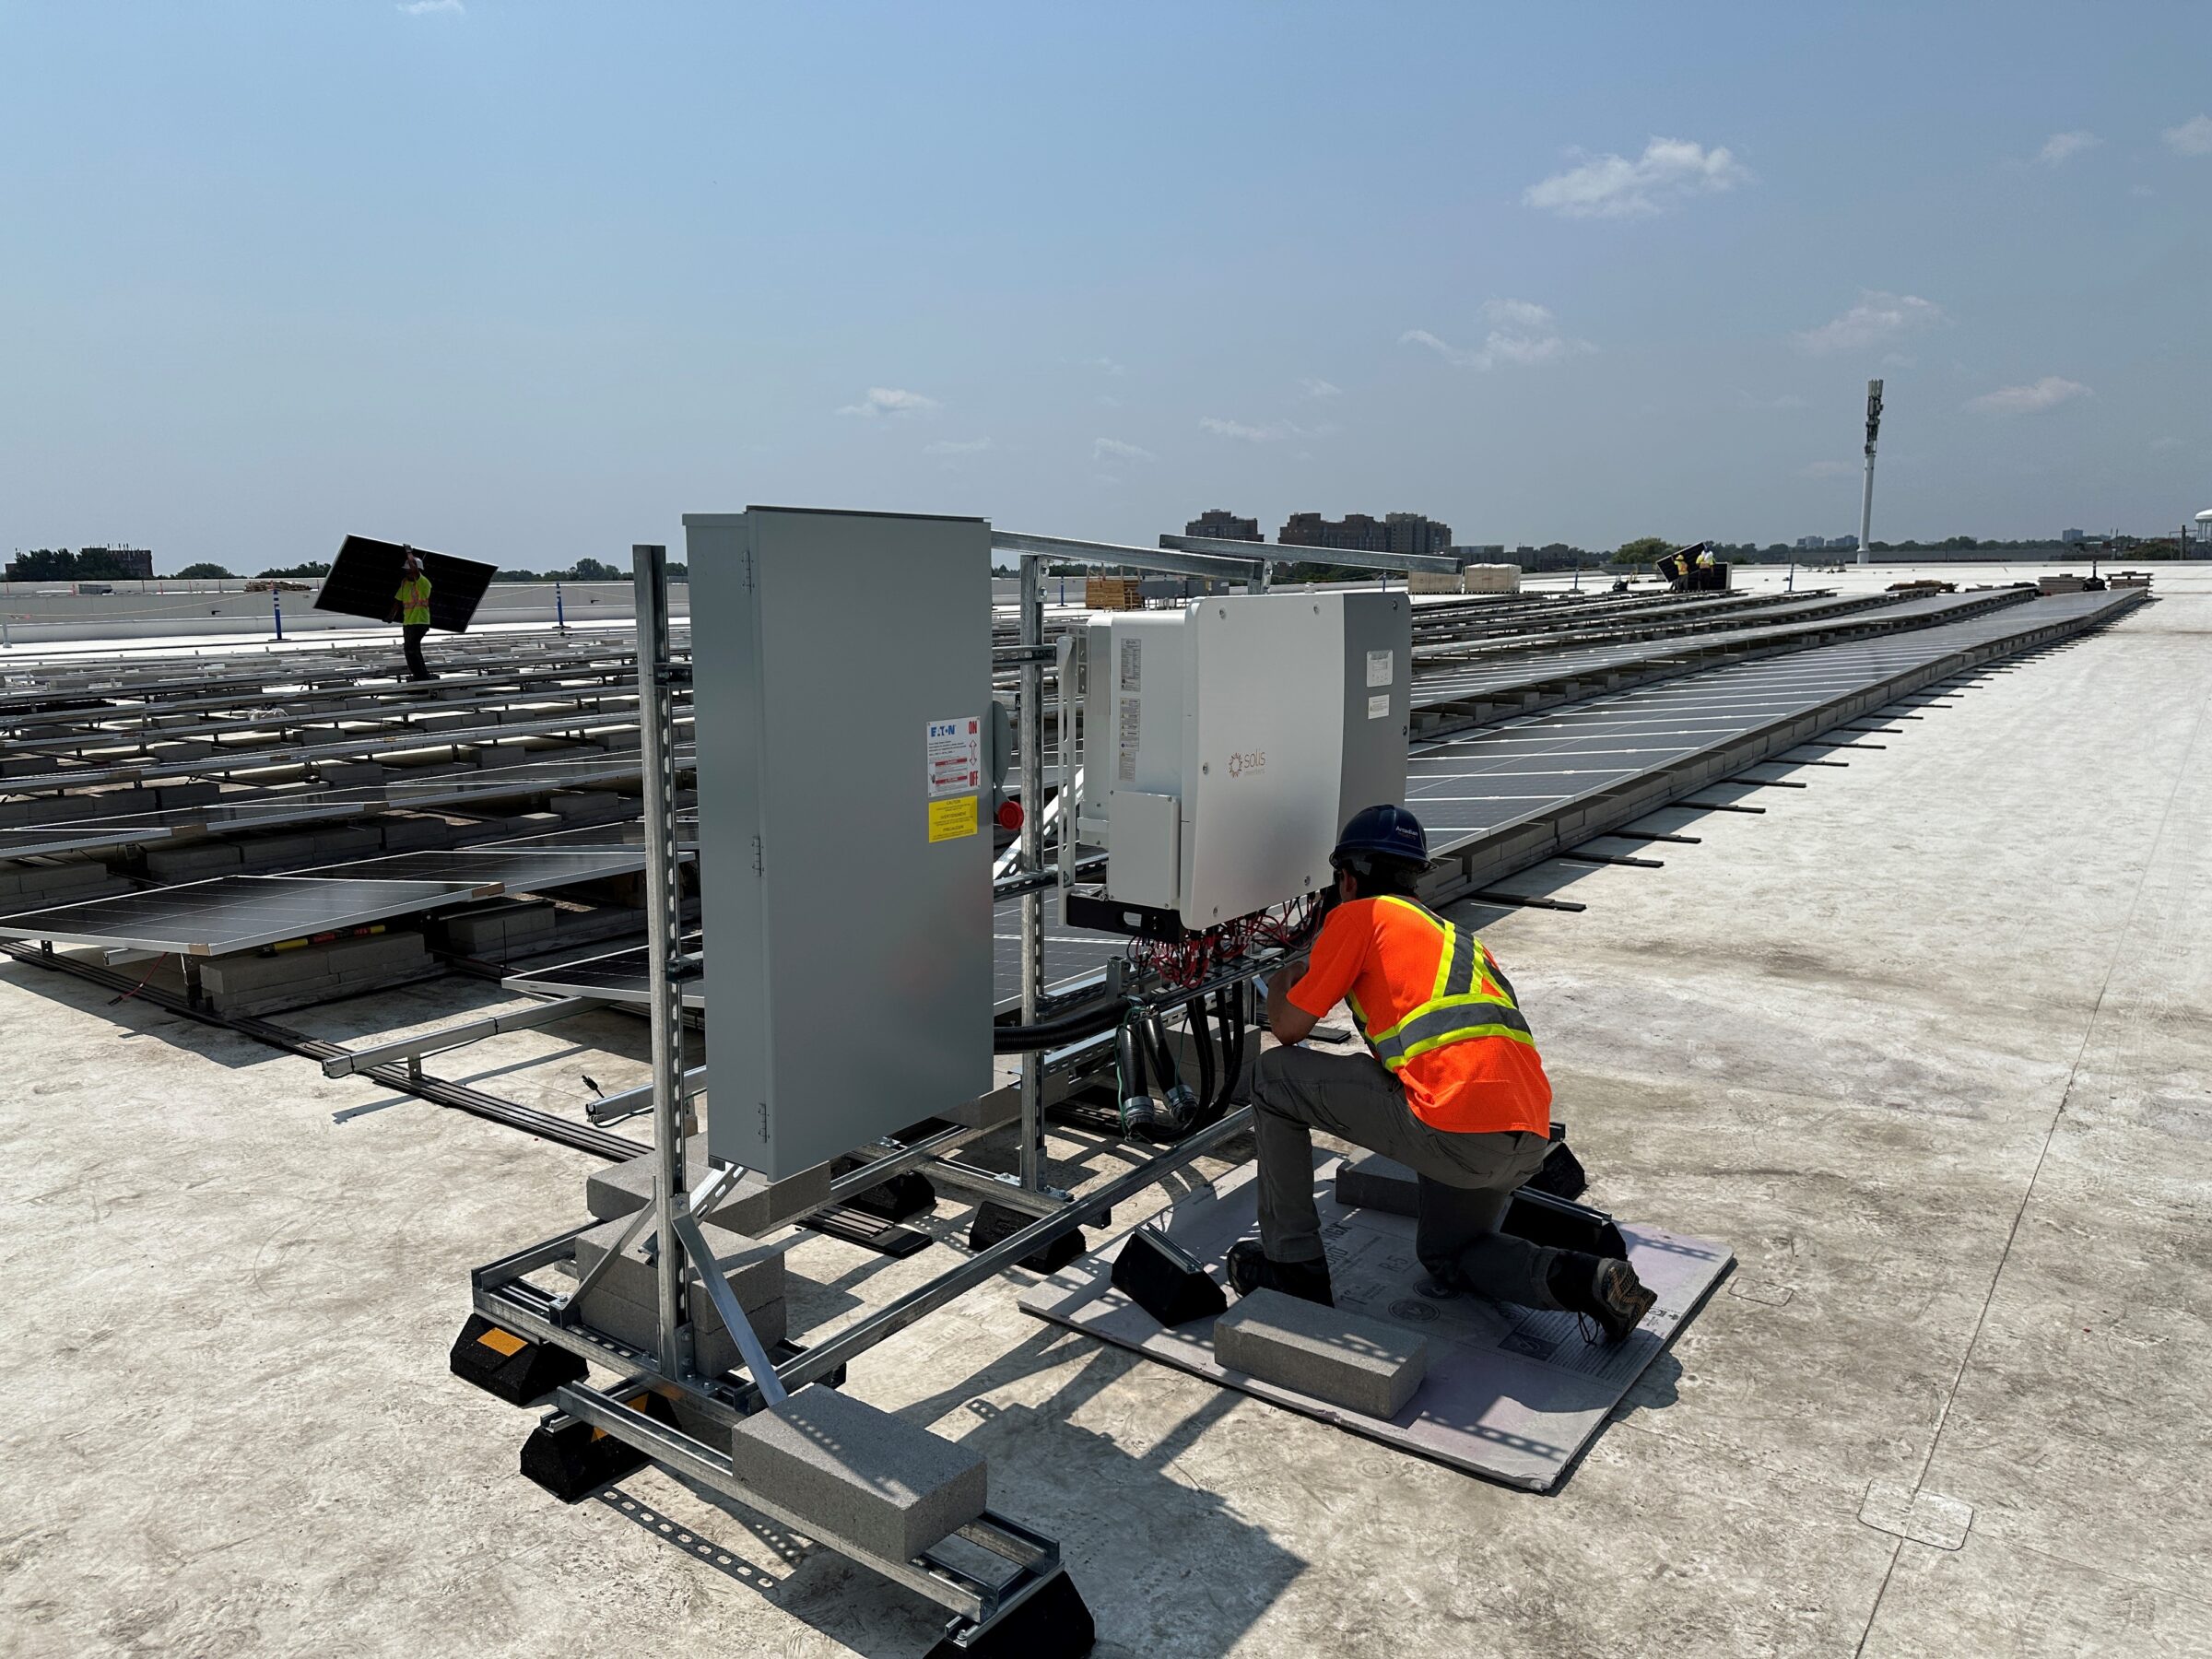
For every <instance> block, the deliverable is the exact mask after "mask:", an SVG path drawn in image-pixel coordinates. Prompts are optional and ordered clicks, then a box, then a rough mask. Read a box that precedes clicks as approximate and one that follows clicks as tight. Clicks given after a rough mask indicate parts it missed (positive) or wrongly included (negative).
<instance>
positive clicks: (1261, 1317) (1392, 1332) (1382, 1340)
mask: <svg viewBox="0 0 2212 1659" xmlns="http://www.w3.org/2000/svg"><path fill="white" fill-rule="evenodd" d="M1214 1358H1215V1359H1218V1360H1219V1361H1220V1362H1221V1363H1222V1364H1223V1365H1225V1366H1227V1367H1228V1368H1229V1369H1230V1371H1242V1372H1243V1373H1244V1374H1245V1375H1246V1376H1250V1377H1257V1378H1258V1379H1259V1380H1260V1381H1261V1382H1272V1383H1274V1384H1275V1385H1276V1386H1277V1388H1288V1389H1289V1390H1291V1391H1292V1392H1293V1393H1295V1394H1311V1395H1312V1397H1313V1398H1315V1399H1317V1400H1326V1401H1327V1402H1328V1403H1329V1404H1330V1405H1332V1406H1343V1407H1344V1408H1345V1409H1346V1410H1347V1411H1357V1412H1359V1413H1360V1414H1361V1415H1363V1416H1366V1417H1371V1418H1393V1417H1395V1416H1397V1414H1398V1413H1399V1412H1400V1411H1402V1410H1403V1409H1404V1408H1405V1406H1406V1401H1408V1400H1410V1399H1412V1398H1413V1391H1414V1390H1415V1389H1417V1388H1418V1387H1419V1386H1420V1385H1421V1379H1422V1378H1423V1377H1424V1376H1426V1375H1427V1374H1428V1371H1429V1344H1428V1342H1427V1341H1426V1340H1425V1339H1423V1338H1422V1337H1419V1336H1417V1335H1414V1334H1413V1333H1412V1332H1411V1331H1407V1330H1404V1329H1401V1328H1400V1327H1399V1326H1397V1325H1394V1324H1383V1323H1382V1321H1381V1320H1379V1319H1369V1318H1367V1317H1365V1316H1364V1315H1362V1314H1359V1313H1347V1312H1345V1311H1344V1310H1343V1309H1341V1308H1324V1307H1323V1306H1321V1305H1320V1304H1319V1303H1318V1302H1310V1301H1306V1300H1303V1299H1302V1298H1300V1297H1296V1296H1285V1295H1284V1294H1283V1293H1282V1292H1281V1291H1279V1290H1254V1291H1253V1293H1252V1294H1251V1295H1250V1296H1247V1297H1244V1298H1242V1299H1241V1300H1239V1301H1238V1303H1237V1305H1236V1306H1235V1307H1233V1308H1231V1309H1230V1311H1229V1312H1226V1313H1224V1314H1222V1315H1221V1317H1220V1318H1218V1319H1217V1320H1215V1321H1214Z"/></svg>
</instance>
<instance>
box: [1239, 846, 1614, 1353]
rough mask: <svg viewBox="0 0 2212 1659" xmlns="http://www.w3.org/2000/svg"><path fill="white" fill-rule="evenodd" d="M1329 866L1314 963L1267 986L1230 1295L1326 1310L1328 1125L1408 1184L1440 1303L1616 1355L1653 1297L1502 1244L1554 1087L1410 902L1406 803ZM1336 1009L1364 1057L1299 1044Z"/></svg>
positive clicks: (1473, 941) (1458, 954)
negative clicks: (1252, 1174) (1544, 1329)
mask: <svg viewBox="0 0 2212 1659" xmlns="http://www.w3.org/2000/svg"><path fill="white" fill-rule="evenodd" d="M1329 863H1330V865H1331V867H1333V868H1334V869H1335V872H1336V901H1335V907H1334V908H1333V909H1332V910H1331V911H1330V912H1329V916H1328V920H1327V921H1326V922H1324V924H1322V929H1321V933H1320V935H1318V936H1317V937H1316V938H1315V940H1314V942H1313V949H1312V959H1311V960H1310V962H1309V963H1308V964H1307V965H1305V967H1304V968H1303V971H1300V968H1299V967H1298V966H1297V965H1296V964H1292V965H1288V966H1286V967H1285V968H1284V969H1283V970H1282V971H1279V972H1278V973H1277V974H1276V975H1275V977H1274V979H1273V981H1272V982H1270V983H1269V985H1268V987H1267V1024H1268V1028H1269V1029H1270V1030H1272V1031H1273V1032H1274V1033H1275V1037H1276V1041H1277V1042H1279V1043H1281V1044H1282V1045H1283V1046H1282V1047H1280V1048H1275V1049H1270V1050H1268V1051H1267V1052H1266V1053H1263V1054H1262V1055H1261V1056H1260V1057H1259V1061H1258V1063H1257V1065H1255V1067H1254V1068H1253V1081H1252V1103H1253V1131H1254V1134H1255V1135H1256V1137H1257V1141H1258V1163H1259V1183H1258V1184H1259V1222H1260V1237H1259V1241H1258V1242H1257V1243H1254V1242H1253V1241H1250V1240H1247V1241H1244V1242H1242V1243H1240V1244H1238V1245H1236V1246H1235V1247H1233V1248H1232V1249H1231V1250H1230V1257H1229V1277H1230V1285H1231V1286H1232V1287H1234V1288H1235V1289H1236V1290H1237V1292H1238V1294H1239V1295H1245V1294H1249V1293H1250V1292H1252V1291H1253V1290H1258V1289H1273V1290H1279V1291H1282V1292H1285V1293H1286V1294H1288V1295H1291V1296H1302V1297H1304V1298H1306V1299H1307V1300H1311V1301H1317V1302H1322V1303H1324V1304H1329V1303H1333V1300H1334V1296H1333V1291H1332V1289H1331V1287H1330V1284H1329V1264H1328V1258H1327V1256H1326V1255H1324V1253H1323V1251H1322V1242H1321V1224H1320V1220H1319V1218H1318V1216H1317V1214H1316V1212H1315V1208H1314V1203H1313V1137H1312V1131H1313V1130H1314V1129H1324V1130H1326V1131H1327V1132H1328V1133H1330V1134H1331V1135H1341V1136H1343V1137H1344V1138H1345V1139H1347V1140H1349V1141H1352V1142H1354V1143H1355V1144H1357V1145H1359V1146H1361V1147H1367V1148H1369V1149H1370V1150H1371V1151H1375V1152H1380V1153H1382V1155H1383V1156H1384V1157H1386V1158H1392V1159H1396V1160H1397V1161H1398V1162H1400V1163H1403V1164H1406V1165H1407V1166H1408V1167H1410V1168H1411V1169H1412V1170H1413V1171H1415V1172H1416V1173H1417V1174H1418V1176H1419V1177H1420V1215H1419V1219H1418V1225H1417V1230H1416V1233H1415V1252H1416V1253H1417V1254H1418V1256H1419V1258H1420V1262H1421V1265H1422V1266H1424V1267H1426V1268H1427V1269H1428V1270H1429V1275H1430V1279H1431V1280H1432V1281H1433V1285H1432V1289H1433V1291H1434V1293H1435V1294H1438V1295H1442V1296H1451V1295H1454V1294H1457V1293H1459V1292H1462V1291H1471V1292H1473V1293H1475V1294H1476V1295H1478V1296H1487V1297H1490V1298H1493V1299H1495V1300H1499V1301H1507V1302H1515V1303H1518V1304H1520V1305H1521V1306H1523V1307H1529V1308H1564V1309H1567V1310H1570V1311H1571V1312H1575V1313H1580V1314H1586V1315H1588V1316H1589V1317H1590V1318H1592V1319H1594V1320H1595V1321H1596V1322H1597V1324H1598V1326H1599V1328H1600V1329H1601V1330H1602V1331H1603V1332H1604V1334H1605V1335H1606V1338H1607V1339H1608V1340H1610V1341H1618V1340H1619V1339H1620V1338H1622V1337H1624V1336H1626V1335H1628V1334H1629V1333H1630V1331H1632V1330H1634V1329H1635V1328H1636V1325H1637V1323H1638V1322H1639V1321H1640V1320H1641V1319H1642V1318H1643V1316H1644V1315H1645V1314H1646V1313H1648V1312H1651V1309H1652V1305H1653V1294H1652V1292H1651V1291H1649V1290H1647V1289H1645V1288H1644V1287H1643V1285H1642V1283H1641V1281H1640V1280H1639V1279H1638V1278H1637V1277H1636V1270H1635V1269H1634V1268H1633V1267H1631V1266H1630V1265H1629V1264H1628V1263H1627V1262H1625V1261H1618V1260H1612V1259H1608V1258H1600V1257H1597V1256H1594V1255H1588V1254H1584V1253H1582V1252H1580V1251H1571V1250H1554V1249H1548V1248H1546V1247H1544V1246H1541V1245H1536V1244H1533V1243H1530V1242H1529V1241H1527V1240H1525V1239H1520V1238H1516V1237H1513V1236H1512V1235H1510V1234H1507V1233H1502V1232H1500V1230H1499V1225H1500V1222H1501V1221H1502V1220H1503V1219H1504V1218H1505V1213H1506V1208H1507V1206H1508V1205H1509V1204H1510V1203H1511V1201H1512V1194H1513V1191H1514V1189H1515V1188H1517V1187H1519V1186H1520V1185H1521V1184H1522V1182H1525V1181H1526V1180H1527V1179H1528V1178H1529V1177H1530V1176H1532V1175H1534V1174H1535V1172H1536V1170H1537V1168H1538V1167H1539V1166H1540V1165H1541V1164H1542V1163H1543V1161H1544V1157H1545V1153H1546V1152H1547V1149H1548V1147H1549V1138H1548V1131H1549V1128H1550V1114H1551V1084H1550V1082H1549V1080H1548V1079H1547V1077H1545V1075H1544V1063H1543V1061H1542V1060H1541V1059H1539V1058H1538V1057H1537V1054H1536V1046H1535V1038H1534V1036H1533V1035H1531V1033H1530V1031H1529V1026H1528V1021H1527V1019H1526V1018H1524V1016H1523V1014H1522V1012H1521V1008H1520V1005H1519V1003H1518V1002H1517V1001H1516V1000H1515V998H1514V995H1513V988H1512V982H1510V981H1508V980H1507V978H1506V977H1505V973H1504V971H1503V970H1501V969H1500V967H1499V966H1498V961H1497V959H1496V958H1495V957H1493V956H1491V955H1490V953H1489V951H1488V948H1487V947H1484V945H1483V943H1482V941H1481V940H1479V939H1477V937H1475V935H1473V934H1471V933H1469V932H1467V931H1466V930H1465V928H1462V927H1460V926H1458V925H1456V924H1453V923H1450V922H1446V921H1445V920H1443V919H1442V918H1441V916H1438V915H1437V914H1435V913H1434V912H1431V911H1430V910H1429V908H1428V907H1427V906H1425V905H1423V904H1422V903H1421V902H1420V901H1419V900H1418V899H1417V898H1416V897H1415V896H1414V895H1415V890H1416V883H1417V882H1418V879H1419V877H1420V876H1421V874H1422V873H1423V872H1424V871H1425V870H1427V869H1428V867H1429V839H1428V835H1427V833H1426V831H1424V830H1422V828H1421V826H1420V823H1419V822H1418V820H1417V819H1416V818H1414V816H1413V814H1411V813H1410V812H1407V811H1406V809H1405V808H1404V807H1403V806H1370V807H1368V808H1366V809H1365V810H1364V811H1361V812H1359V813H1355V814H1354V815H1353V817H1352V819H1351V821H1350V822H1349V823H1347V825H1346V826H1345V827H1344V832H1343V834H1342V835H1341V836H1340V837H1339V838H1338V841H1337V844H1336V850H1335V852H1334V853H1331V854H1330V858H1329ZM1339 1001H1346V1002H1348V1003H1349V1004H1350V1006H1351V1010H1352V1014H1353V1016H1354V1018H1357V1019H1358V1021H1359V1031H1360V1035H1361V1036H1362V1037H1364V1038H1365V1039H1366V1040H1367V1045H1368V1049H1369V1053H1365V1054H1357V1055H1354V1054H1324V1053H1317V1052H1315V1051H1313V1050H1312V1049H1307V1048H1302V1047H1300V1046H1299V1044H1300V1043H1302V1042H1303V1041H1305V1039H1306V1037H1307V1036H1308V1035H1309V1034H1310V1033H1311V1032H1312V1030H1313V1027H1314V1025H1315V1023H1316V1022H1317V1021H1318V1020H1319V1019H1320V1018H1321V1017H1322V1016H1323V1015H1324V1014H1326V1013H1327V1012H1328V1011H1329V1010H1330V1009H1331V1008H1333V1007H1335V1006H1336V1004H1337V1003H1338V1002H1339Z"/></svg>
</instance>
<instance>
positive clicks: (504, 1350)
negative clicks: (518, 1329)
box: [477, 1325, 530, 1359]
mask: <svg viewBox="0 0 2212 1659" xmlns="http://www.w3.org/2000/svg"><path fill="white" fill-rule="evenodd" d="M477 1341H478V1342H480V1343H482V1344H483V1345H484V1346H485V1347H488V1348H489V1349H490V1350H491V1351H492V1352H493V1353H495V1354H502V1355H504V1356H506V1358H508V1359H513V1358H514V1357H515V1355H517V1354H519V1353H521V1352H522V1351H523V1350H524V1348H526V1347H529V1346H530V1345H529V1344H528V1343H526V1342H524V1340H523V1339H522V1338H521V1337H520V1336H517V1335H513V1333H512V1332H509V1331H502V1330H500V1328H499V1327H498V1326H497V1325H494V1326H493V1327H492V1328H491V1329H490V1330H488V1331H487V1332H485V1333H484V1335H481V1336H479V1337H477Z"/></svg>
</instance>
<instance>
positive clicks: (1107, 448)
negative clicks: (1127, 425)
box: [1090, 438, 1159, 461]
mask: <svg viewBox="0 0 2212 1659" xmlns="http://www.w3.org/2000/svg"><path fill="white" fill-rule="evenodd" d="M1090 458H1091V459H1092V460H1093V461H1157V460H1159V456H1158V455H1156V454H1154V453H1152V452H1151V451H1150V450H1148V449H1140V448H1138V447H1137V445H1135V444H1134V443H1124V442H1123V441H1121V440H1120V439H1119V438H1093V439H1092V440H1091V441H1090Z"/></svg>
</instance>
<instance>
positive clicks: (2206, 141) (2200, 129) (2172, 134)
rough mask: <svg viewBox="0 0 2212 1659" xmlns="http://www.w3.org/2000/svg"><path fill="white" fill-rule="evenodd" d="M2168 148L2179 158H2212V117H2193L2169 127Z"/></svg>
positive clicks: (2167, 133)
mask: <svg viewBox="0 0 2212 1659" xmlns="http://www.w3.org/2000/svg"><path fill="white" fill-rule="evenodd" d="M2166 147H2167V148H2168V149H2170V150H2171V151H2172V152H2173V153H2174V154H2175V155H2177V156H2212V115H2192V116H2190V117H2189V119H2188V120H2186V121H2184V122H2183V123H2182V124H2181V125H2180V126H2170V127H2168V128H2167V129H2166Z"/></svg>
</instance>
